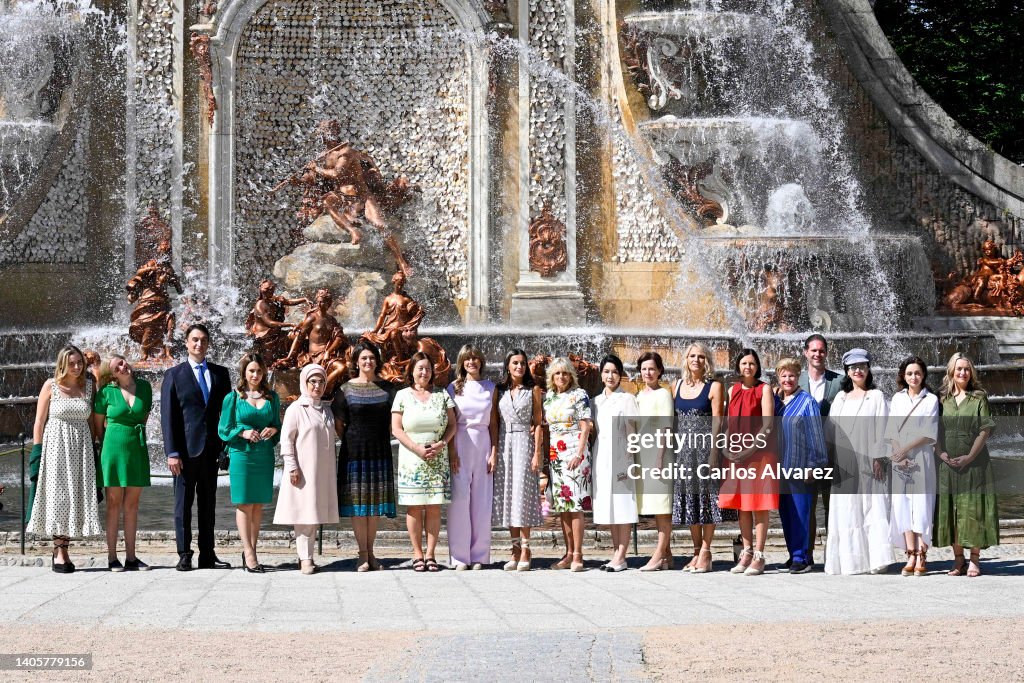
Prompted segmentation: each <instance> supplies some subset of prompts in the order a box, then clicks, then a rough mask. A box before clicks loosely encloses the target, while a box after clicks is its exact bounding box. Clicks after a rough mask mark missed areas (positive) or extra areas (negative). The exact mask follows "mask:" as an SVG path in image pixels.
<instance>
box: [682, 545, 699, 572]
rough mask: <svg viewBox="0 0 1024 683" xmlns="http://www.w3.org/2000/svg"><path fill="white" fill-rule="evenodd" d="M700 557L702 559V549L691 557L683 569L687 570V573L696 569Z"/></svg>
mask: <svg viewBox="0 0 1024 683" xmlns="http://www.w3.org/2000/svg"><path fill="white" fill-rule="evenodd" d="M698 559H700V551H699V550H698V551H697V552H695V553H694V554H693V557H691V558H690V561H689V562H687V563H686V566H685V567H683V569H682V571H684V572H687V573H689V572H692V571H693V570H694V569H696V568H697V560H698Z"/></svg>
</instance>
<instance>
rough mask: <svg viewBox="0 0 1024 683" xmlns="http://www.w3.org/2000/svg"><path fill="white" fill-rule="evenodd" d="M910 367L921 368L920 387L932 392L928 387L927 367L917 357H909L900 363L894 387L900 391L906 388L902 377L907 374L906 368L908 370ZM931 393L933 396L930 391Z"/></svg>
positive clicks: (905, 382)
mask: <svg viewBox="0 0 1024 683" xmlns="http://www.w3.org/2000/svg"><path fill="white" fill-rule="evenodd" d="M911 365H920V366H921V386H923V387H924V388H925V389H927V390H928V391H932V388H931V387H930V386H928V366H927V365H925V363H924V361H923V360H921V359H920V358H919V357H918V356H911V357H910V358H907V359H905V360H904V361H903V362H902V363H900V369H899V371H898V372H897V373H896V386H898V387H899V388H900V389H906V388H908V387H907V380H906V379H904V378H903V375H904V374H905V373H906V372H907V368H909V367H910V366H911ZM932 393H933V394H934V393H935V392H934V391H932Z"/></svg>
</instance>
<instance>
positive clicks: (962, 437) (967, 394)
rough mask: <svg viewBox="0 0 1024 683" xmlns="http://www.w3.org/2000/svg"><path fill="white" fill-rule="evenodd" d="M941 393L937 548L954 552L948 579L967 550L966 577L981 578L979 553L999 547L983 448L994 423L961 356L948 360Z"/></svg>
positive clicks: (971, 368) (989, 470) (959, 573)
mask: <svg viewBox="0 0 1024 683" xmlns="http://www.w3.org/2000/svg"><path fill="white" fill-rule="evenodd" d="M940 393H941V395H942V427H943V429H942V437H941V438H942V448H940V449H939V460H940V461H941V464H940V465H939V501H938V508H939V509H938V519H939V523H938V532H937V533H936V541H935V544H936V545H939V546H946V545H952V546H953V556H954V558H955V560H954V564H953V569H952V570H951V571H950V572H949V575H950V576H963V574H964V573H965V572H964V564H965V562H964V547H965V546H966V547H968V548H970V549H971V561H970V565H969V566H968V567H967V571H966V574H967V576H981V567H980V565H979V560H980V557H981V549H982V548H987V547H989V546H991V545H998V544H999V514H998V511H997V510H996V494H995V480H994V478H993V475H992V460H991V458H989V454H988V447H987V446H986V445H985V442H986V441H987V440H988V438H989V436H991V434H992V429H993V427H995V424H996V423H995V420H993V419H992V413H991V411H990V410H989V407H988V399H987V398H986V395H985V390H984V389H983V388H982V387H981V383H980V382H979V381H978V379H977V375H976V373H975V371H974V363H972V362H971V360H970V359H969V358H967V357H966V356H964V355H963V354H962V353H954V354H953V357H952V358H950V359H949V363H948V364H947V365H946V376H945V377H944V378H943V380H942V391H941V392H940Z"/></svg>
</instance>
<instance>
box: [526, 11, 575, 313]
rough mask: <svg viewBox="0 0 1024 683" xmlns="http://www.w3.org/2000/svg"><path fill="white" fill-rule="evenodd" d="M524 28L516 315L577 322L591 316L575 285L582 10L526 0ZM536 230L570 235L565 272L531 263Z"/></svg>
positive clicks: (555, 247) (566, 238) (566, 243)
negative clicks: (578, 39) (577, 17)
mask: <svg viewBox="0 0 1024 683" xmlns="http://www.w3.org/2000/svg"><path fill="white" fill-rule="evenodd" d="M517 23H518V25H519V39H520V41H521V42H522V43H523V44H525V45H527V46H528V47H529V50H528V51H527V53H526V54H525V55H524V56H523V57H522V58H521V59H520V62H519V140H520V148H519V188H520V190H519V192H520V194H519V226H518V227H519V230H520V236H519V281H518V283H517V284H516V291H515V293H514V294H513V295H512V308H511V312H510V316H509V317H510V322H513V323H520V324H529V325H531V326H540V327H551V326H562V325H567V324H577V323H581V322H584V321H585V320H586V312H585V310H584V304H583V295H582V294H581V293H580V291H579V285H578V283H577V279H576V102H575V99H574V97H573V95H572V89H573V87H574V75H575V56H576V38H575V29H576V22H575V8H574V5H573V2H572V0H522V1H521V2H520V3H519V16H518V22H517ZM563 77H564V80H563ZM531 224H533V225H534V226H535V229H536V227H537V226H542V225H543V227H544V228H546V229H547V233H548V235H547V237H548V238H550V237H552V236H553V235H556V234H557V232H558V230H559V228H562V229H563V234H564V247H561V248H564V255H565V259H564V266H563V265H562V264H561V260H560V259H558V261H559V262H558V263H557V264H556V265H555V267H554V268H553V269H552V268H544V267H540V268H538V264H537V262H536V260H535V262H534V263H533V265H531V258H530V252H531V244H530V242H531V234H530V226H531ZM555 241H556V242H557V238H556V240H555ZM552 246H553V250H552V251H553V252H554V253H557V252H558V251H559V249H560V246H559V245H558V244H554V245H552ZM549 253H551V252H549ZM549 261H550V259H549ZM549 265H550V264H549ZM542 272H544V273H545V274H542Z"/></svg>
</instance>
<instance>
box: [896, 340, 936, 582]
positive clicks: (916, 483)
mask: <svg viewBox="0 0 1024 683" xmlns="http://www.w3.org/2000/svg"><path fill="white" fill-rule="evenodd" d="M927 377H928V368H927V366H926V365H925V363H924V361H923V360H921V359H920V358H918V357H916V356H915V357H913V358H908V359H907V360H905V361H903V362H902V363H901V364H900V369H899V373H897V375H896V383H897V384H898V385H899V387H900V391H898V392H896V394H895V395H894V396H893V397H892V403H891V404H890V406H889V422H888V426H887V427H886V430H885V440H886V441H887V442H888V443H889V448H890V454H889V458H890V459H891V460H892V472H893V476H892V541H893V544H894V545H896V546H898V547H902V548H905V550H906V555H907V564H906V566H905V567H903V570H902V571H901V572H900V573H901V574H902V575H903V576H924V575H925V573H926V572H927V571H928V566H927V564H926V561H927V557H928V547H929V546H931V544H932V515H933V513H934V512H935V491H936V488H935V483H936V479H935V441H936V440H937V439H938V438H939V399H938V397H937V396H936V395H935V394H933V393H932V392H930V391H928V387H927V386H926V385H925V380H926V379H927Z"/></svg>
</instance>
